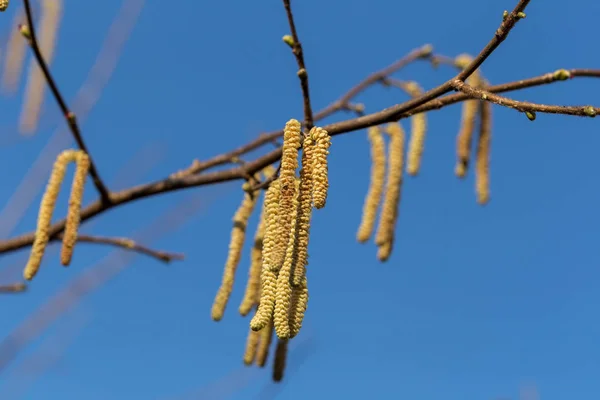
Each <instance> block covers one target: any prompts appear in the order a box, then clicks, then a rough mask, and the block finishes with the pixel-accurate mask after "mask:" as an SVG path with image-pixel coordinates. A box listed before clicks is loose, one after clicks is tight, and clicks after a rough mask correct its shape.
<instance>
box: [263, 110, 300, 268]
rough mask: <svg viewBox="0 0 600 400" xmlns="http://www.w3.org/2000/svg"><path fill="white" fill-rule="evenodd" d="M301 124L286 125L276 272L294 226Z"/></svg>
mask: <svg viewBox="0 0 600 400" xmlns="http://www.w3.org/2000/svg"><path fill="white" fill-rule="evenodd" d="M300 135H301V126H300V122H298V121H297V120H295V119H291V120H289V121H288V122H287V123H286V124H285V129H284V131H283V153H282V156H281V170H280V171H279V181H280V187H281V189H280V191H281V196H280V199H279V223H278V232H279V235H278V236H279V239H280V243H279V245H278V246H277V251H276V256H275V257H276V258H275V264H274V265H271V266H270V267H271V268H275V270H277V269H279V268H280V267H281V263H282V262H283V258H284V257H285V251H286V246H287V244H288V238H289V236H290V232H291V230H290V228H291V226H292V211H293V210H292V209H293V208H294V199H295V194H296V183H295V182H296V169H297V168H298V149H299V148H300V140H301V136H300Z"/></svg>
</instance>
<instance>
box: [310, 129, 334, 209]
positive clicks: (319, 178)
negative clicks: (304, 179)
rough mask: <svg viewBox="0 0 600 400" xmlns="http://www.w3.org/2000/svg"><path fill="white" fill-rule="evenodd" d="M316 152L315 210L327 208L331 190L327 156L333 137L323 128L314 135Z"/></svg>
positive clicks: (314, 169)
mask: <svg viewBox="0 0 600 400" xmlns="http://www.w3.org/2000/svg"><path fill="white" fill-rule="evenodd" d="M313 139H314V141H315V150H314V156H313V174H312V175H313V204H314V206H315V208H323V207H325V202H326V201H327V190H328V189H329V177H328V174H329V171H328V169H329V167H328V165H327V156H328V155H329V147H330V146H331V137H330V136H329V133H327V131H326V130H325V129H323V128H316V129H315V131H314V133H313Z"/></svg>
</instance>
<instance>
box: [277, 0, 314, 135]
mask: <svg viewBox="0 0 600 400" xmlns="http://www.w3.org/2000/svg"><path fill="white" fill-rule="evenodd" d="M283 6H284V7H285V12H286V14H287V19H288V24H289V25H290V33H291V34H292V39H293V43H292V44H291V47H292V53H294V56H295V57H296V63H297V64H298V78H299V79H300V87H301V88H302V100H303V102H304V129H306V131H307V132H308V131H310V130H311V129H312V127H313V125H314V121H313V112H312V108H311V105H310V92H309V89H308V70H307V69H306V64H305V63H304V52H303V50H302V43H300V38H299V37H298V31H297V30H296V24H295V22H294V14H293V13H292V6H291V5H290V0H283Z"/></svg>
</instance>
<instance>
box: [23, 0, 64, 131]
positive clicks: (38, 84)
mask: <svg viewBox="0 0 600 400" xmlns="http://www.w3.org/2000/svg"><path fill="white" fill-rule="evenodd" d="M41 14H42V15H41V17H40V22H39V26H38V29H37V31H38V35H37V36H38V37H37V39H38V46H39V48H40V52H41V53H42V55H43V56H44V61H45V62H46V64H47V65H50V64H51V63H52V58H53V56H54V48H55V45H56V36H57V33H58V27H59V25H60V18H61V15H62V0H42V2H41ZM45 88H46V79H45V78H44V75H43V73H42V70H41V68H40V67H39V65H38V63H37V61H36V60H34V59H32V60H31V63H30V65H29V79H28V80H27V85H26V88H25V95H24V100H23V109H22V111H21V117H20V121H19V129H20V131H21V133H23V134H32V133H33V132H35V130H36V129H37V125H38V121H39V116H40V110H41V108H42V102H43V100H44V90H45Z"/></svg>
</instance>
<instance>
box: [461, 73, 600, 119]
mask: <svg viewBox="0 0 600 400" xmlns="http://www.w3.org/2000/svg"><path fill="white" fill-rule="evenodd" d="M452 86H453V87H454V88H455V89H456V90H460V91H461V92H463V93H465V94H466V95H467V96H469V97H471V98H474V99H481V100H485V101H489V102H491V103H494V104H497V105H499V106H503V107H508V108H514V109H515V110H517V111H520V112H533V113H535V112H542V113H549V114H566V115H577V116H580V117H585V116H588V117H595V116H596V115H597V114H598V113H600V108H595V107H592V106H556V105H546V104H537V103H530V102H527V101H517V100H512V99H509V98H508V97H504V96H499V95H497V94H493V93H491V92H490V91H488V90H483V89H478V88H475V87H473V86H470V85H467V84H466V83H465V82H463V81H460V80H458V79H455V80H454V81H453V82H452Z"/></svg>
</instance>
